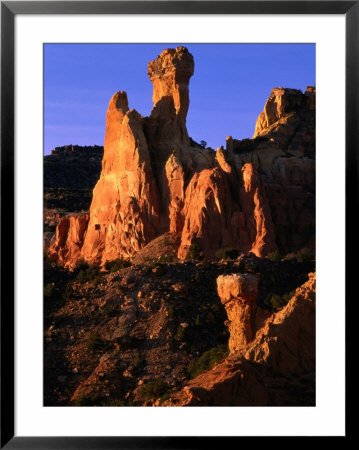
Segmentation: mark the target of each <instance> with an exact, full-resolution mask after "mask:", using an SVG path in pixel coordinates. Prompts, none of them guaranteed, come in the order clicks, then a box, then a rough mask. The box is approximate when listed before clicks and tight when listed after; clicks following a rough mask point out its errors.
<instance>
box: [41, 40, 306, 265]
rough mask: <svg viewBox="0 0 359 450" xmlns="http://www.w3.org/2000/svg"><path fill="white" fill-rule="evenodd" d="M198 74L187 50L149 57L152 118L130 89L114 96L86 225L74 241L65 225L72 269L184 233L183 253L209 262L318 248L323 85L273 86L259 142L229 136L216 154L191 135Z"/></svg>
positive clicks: (53, 249) (63, 248)
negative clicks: (226, 252)
mask: <svg viewBox="0 0 359 450" xmlns="http://www.w3.org/2000/svg"><path fill="white" fill-rule="evenodd" d="M193 70H194V62H193V57H192V55H191V54H190V53H189V52H188V50H187V49H186V48H185V47H177V48H176V49H167V50H164V51H163V52H162V53H161V54H160V55H159V56H158V57H157V58H156V59H155V60H153V61H151V62H150V63H149V65H148V75H149V78H150V80H151V81H152V83H153V102H154V106H153V109H152V112H151V115H150V116H149V117H145V118H144V117H142V116H141V115H140V114H139V113H138V112H136V111H135V110H129V106H128V100H127V95H126V93H125V92H123V91H119V92H117V93H116V94H115V95H114V96H113V97H112V99H111V101H110V103H109V107H108V112H107V117H106V135H105V146H104V157H103V161H102V172H101V176H100V179H99V181H98V183H97V184H96V186H95V189H94V191H93V199H92V204H91V208H90V213H89V219H88V226H87V229H86V230H85V231H84V232H83V233H82V234H81V236H82V237H81V238H80V237H79V240H78V241H76V243H75V242H74V240H72V239H67V237H66V238H65V237H64V236H72V235H73V234H75V235H76V226H77V225H76V224H75V223H72V222H71V223H69V225H68V227H67V225H66V226H65V225H64V224H63V225H61V227H62V228H64V227H65V228H66V227H67V228H66V229H68V231H66V232H65V233H64V232H63V231H61V230H62V228H61V227H60V228H61V229H59V231H58V234H59V236H60V235H61V236H62V238H61V239H60V238H59V239H57V240H56V244H54V245H51V246H50V250H49V252H50V254H51V255H52V257H53V258H55V259H58V260H59V261H60V262H61V263H62V264H65V265H66V266H69V267H73V266H74V265H76V263H77V261H78V260H79V259H80V258H83V259H85V260H86V261H88V262H90V263H96V264H104V263H105V262H106V260H113V259H116V258H118V257H124V258H130V257H132V256H133V255H134V254H135V253H136V252H137V251H138V250H140V249H141V248H143V247H144V246H145V245H146V244H148V243H149V242H150V241H151V240H152V239H154V238H156V237H158V236H160V235H162V234H163V233H166V232H171V233H174V234H176V235H178V236H180V246H179V250H178V257H179V258H180V259H184V258H185V257H186V254H187V251H188V248H189V247H190V245H191V244H192V243H197V244H199V245H200V247H201V248H202V250H203V254H204V256H205V257H208V258H212V257H213V256H214V255H215V252H216V251H217V250H218V249H220V248H224V247H234V248H237V249H238V250H239V251H241V252H249V251H250V252H253V253H255V254H256V255H257V256H265V255H267V254H269V253H270V252H272V251H274V250H275V249H277V247H279V249H280V251H281V252H283V253H284V252H288V251H292V250H297V249H300V248H302V247H304V246H309V247H313V246H314V239H315V238H314V225H315V219H314V218H315V214H314V208H315V197H314V186H315V161H314V149H315V141H314V136H315V110H314V108H315V88H308V89H307V91H306V92H305V93H304V94H303V93H301V91H298V90H294V89H283V88H275V89H273V91H272V93H271V95H270V97H269V99H268V101H267V102H266V104H265V107H264V111H263V112H262V113H261V115H260V116H259V118H258V121H257V125H256V131H255V137H256V139H247V140H243V141H237V140H236V139H232V138H231V137H228V138H227V141H226V146H227V148H226V150H224V149H223V148H219V149H218V150H217V152H214V151H213V150H212V149H210V148H207V149H205V148H202V147H200V146H199V145H198V144H196V143H195V142H194V141H192V140H191V139H190V138H189V137H188V132H187V129H186V115H187V111H188V107H189V80H190V78H191V76H192V74H193ZM59 226H60V225H59ZM72 226H74V227H75V229H74V231H73V232H72V228H71V227H72ZM81 239H82V241H81ZM72 246H73V247H74V248H73V249H72ZM56 255H58V256H56Z"/></svg>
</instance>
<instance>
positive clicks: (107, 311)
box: [102, 305, 116, 317]
mask: <svg viewBox="0 0 359 450" xmlns="http://www.w3.org/2000/svg"><path fill="white" fill-rule="evenodd" d="M102 313H103V314H104V315H105V316H106V317H114V316H115V315H116V309H115V307H114V306H112V305H106V306H105V307H104V308H103V309H102Z"/></svg>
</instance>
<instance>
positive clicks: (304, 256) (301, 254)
mask: <svg viewBox="0 0 359 450" xmlns="http://www.w3.org/2000/svg"><path fill="white" fill-rule="evenodd" d="M295 258H296V260H297V261H298V262H299V263H303V262H308V261H311V260H312V259H313V255H312V253H311V251H310V250H309V249H308V248H302V249H301V250H299V251H298V252H297V253H296V254H295Z"/></svg>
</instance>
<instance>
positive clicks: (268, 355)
mask: <svg viewBox="0 0 359 450" xmlns="http://www.w3.org/2000/svg"><path fill="white" fill-rule="evenodd" d="M315 282H316V276H315V273H310V274H309V280H308V281H307V282H306V283H305V284H303V286H301V287H299V288H298V289H297V290H296V291H295V293H294V296H293V297H292V299H291V300H290V301H289V303H288V304H287V305H286V306H285V307H284V308H283V309H281V310H280V311H278V312H276V313H274V314H273V315H272V316H270V317H269V318H268V319H267V320H266V321H265V323H264V325H263V327H262V328H260V329H259V330H258V331H257V333H256V336H255V339H254V340H253V341H252V342H251V343H250V345H249V346H248V347H247V348H246V349H245V350H244V351H243V352H242V354H243V356H244V357H245V358H246V359H247V360H249V361H253V362H255V363H258V364H261V365H265V366H266V367H268V368H270V369H271V370H273V371H275V372H280V373H287V374H290V373H291V374H297V373H303V372H304V373H305V372H310V371H314V368H315V293H316V288H315Z"/></svg>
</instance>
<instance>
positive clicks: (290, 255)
mask: <svg viewBox="0 0 359 450" xmlns="http://www.w3.org/2000/svg"><path fill="white" fill-rule="evenodd" d="M283 259H284V261H294V260H295V259H296V257H295V253H293V252H290V253H287V254H286V255H285V256H283Z"/></svg>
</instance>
